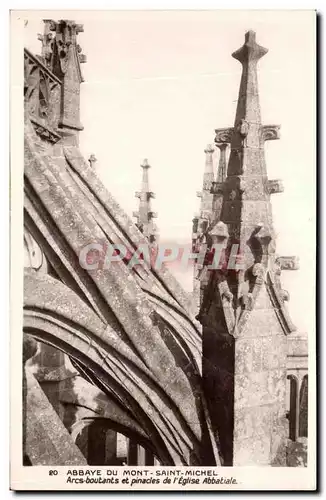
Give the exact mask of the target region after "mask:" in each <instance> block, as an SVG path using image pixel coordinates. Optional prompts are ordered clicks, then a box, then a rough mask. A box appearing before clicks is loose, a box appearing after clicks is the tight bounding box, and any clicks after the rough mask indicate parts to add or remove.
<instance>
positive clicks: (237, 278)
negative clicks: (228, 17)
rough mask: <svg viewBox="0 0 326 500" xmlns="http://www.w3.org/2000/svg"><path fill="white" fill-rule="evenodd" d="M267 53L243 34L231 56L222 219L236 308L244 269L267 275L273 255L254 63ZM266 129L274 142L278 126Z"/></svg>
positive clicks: (245, 287) (245, 285) (243, 290)
mask: <svg viewBox="0 0 326 500" xmlns="http://www.w3.org/2000/svg"><path fill="white" fill-rule="evenodd" d="M266 53H267V49H265V48H264V47H261V46H260V45H258V44H257V43H256V34H255V33H254V32H253V31H248V32H247V33H246V35H245V43H244V45H243V46H242V47H241V48H240V49H239V50H237V51H236V52H234V53H233V54H232V56H233V57H234V58H235V59H237V60H238V61H240V63H241V64H242V76H241V82H240V89H239V96H238V104H237V110H236V117H235V122H234V127H233V129H232V136H231V152H230V159H229V165H228V172H227V179H226V182H225V186H224V193H223V205H222V213H221V220H222V221H223V222H224V223H225V224H226V225H227V226H228V230H229V235H230V239H229V244H230V245H232V244H238V245H239V251H238V259H239V261H241V265H242V269H241V270H240V271H239V272H237V273H234V274H233V279H232V280H231V281H233V282H232V283H230V287H231V288H232V292H233V293H234V298H235V303H234V305H235V308H236V309H238V308H239V307H240V303H239V300H241V299H243V300H245V296H246V294H247V293H248V292H249V289H250V288H251V283H249V281H251V278H250V273H249V274H248V270H249V269H251V268H252V266H253V265H254V264H259V265H263V267H264V270H265V271H266V270H267V267H268V264H269V256H270V255H273V254H274V251H275V248H274V246H275V245H274V243H275V242H274V232H273V227H272V210H271V203H270V192H269V182H268V179H267V172H266V164H265V155H264V142H265V140H266V139H267V138H269V137H268V135H269V134H268V133H266V127H263V126H262V124H261V111H260V103H259V95H258V80H257V63H258V61H259V59H260V58H261V57H263V56H264V55H265V54H266ZM268 130H270V131H271V133H270V135H272V136H275V137H273V138H276V136H277V134H278V130H279V127H276V126H274V127H273V126H269V127H268ZM274 192H277V190H276V191H274ZM257 269H258V268H257ZM238 312H239V311H238Z"/></svg>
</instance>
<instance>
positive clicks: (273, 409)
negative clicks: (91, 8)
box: [23, 20, 308, 466]
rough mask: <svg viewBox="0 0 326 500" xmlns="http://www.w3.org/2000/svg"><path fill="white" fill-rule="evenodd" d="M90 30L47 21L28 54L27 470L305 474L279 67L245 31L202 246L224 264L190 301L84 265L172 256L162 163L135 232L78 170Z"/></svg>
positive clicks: (204, 202)
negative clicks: (263, 72)
mask: <svg viewBox="0 0 326 500" xmlns="http://www.w3.org/2000/svg"><path fill="white" fill-rule="evenodd" d="M81 31H83V26H82V25H79V24H76V23H75V22H73V21H67V20H60V21H53V20H45V21H44V34H43V35H42V36H40V41H41V43H42V52H41V55H34V54H32V53H31V52H30V51H28V50H25V52H24V96H25V101H24V102H25V170H24V176H25V180H24V187H25V198H24V245H25V276H24V320H23V325H24V360H23V362H24V370H23V414H24V419H23V426H24V428H23V431H24V432H23V434H24V442H23V461H24V464H25V465H31V466H33V465H85V464H91V465H208V466H210V465H212V466H214V465H222V466H223V465H271V466H273V465H278V466H285V465H296V464H297V462H298V461H297V462H296V460H295V457H293V456H292V457H291V456H290V455H291V450H293V449H294V448H295V447H296V446H298V444H300V443H301V445H302V446H303V444H302V443H304V442H305V440H306V438H307V397H308V392H307V387H308V385H307V384H308V374H307V368H308V365H307V362H308V358H307V339H306V337H305V336H304V335H299V334H298V333H296V332H295V327H294V326H293V324H292V322H291V320H290V317H289V314H288V312H287V306H286V301H287V300H288V299H289V297H288V294H287V292H286V291H285V290H283V289H282V286H281V272H282V271H284V272H287V271H288V270H291V269H296V268H297V267H298V262H297V259H296V258H294V257H282V256H278V255H277V253H276V245H275V233H274V229H273V221H272V211H271V196H272V195H274V193H280V192H281V191H282V184H281V182H280V181H279V180H270V179H268V175H267V168H266V165H265V158H264V143H265V141H266V140H274V139H278V138H279V128H280V127H279V126H276V125H263V123H262V120H261V114H260V105H259V95H258V82H257V63H258V61H259V59H260V58H261V57H263V56H264V55H265V54H266V52H267V50H266V49H264V48H263V47H261V46H260V45H258V43H257V42H256V39H255V33H254V32H252V31H249V32H247V33H246V34H245V41H244V45H243V46H242V47H241V48H240V49H239V50H237V51H236V52H234V53H233V54H232V56H233V57H234V58H235V59H237V60H238V61H239V62H240V63H241V65H242V77H241V82H240V90H239V97H238V104H237V111H236V116H235V121H234V126H233V128H223V129H222V128H218V129H217V130H216V131H215V143H214V145H209V146H208V147H207V148H206V149H205V157H206V160H205V170H204V178H203V186H202V190H201V191H200V192H199V193H198V194H199V196H200V210H199V213H198V214H197V215H196V217H195V218H194V220H193V233H192V247H193V252H197V253H198V254H200V253H201V250H202V248H203V246H204V245H206V247H207V248H208V255H210V257H211V258H214V248H216V245H219V246H220V248H222V265H220V266H218V267H217V268H216V269H211V268H210V262H211V261H210V260H209V259H206V260H205V259H204V261H203V262H200V261H199V260H200V259H198V261H197V264H196V265H195V269H194V291H193V299H194V300H192V299H191V298H189V294H187V293H186V292H185V291H184V290H183V289H182V287H181V286H180V285H179V283H178V282H177V281H176V279H175V278H174V277H173V275H172V274H171V273H170V272H169V271H168V270H167V269H166V268H164V267H162V268H161V269H156V268H154V267H153V266H152V265H151V263H150V262H147V261H146V260H145V259H144V262H143V265H142V266H136V267H131V266H130V265H129V261H128V259H121V260H120V261H119V262H116V263H115V265H112V266H109V267H108V268H96V269H95V268H92V266H89V268H87V269H86V268H85V267H83V266H82V265H81V263H80V255H81V253H82V252H83V251H84V249H85V248H86V247H88V246H89V245H92V244H94V243H96V242H105V244H106V245H107V246H112V245H121V246H125V247H127V248H128V249H132V250H133V251H137V249H138V248H139V247H141V246H142V245H150V247H151V248H154V249H155V246H156V245H157V244H158V229H157V227H156V225H155V224H154V222H153V219H154V218H155V216H156V214H155V213H154V212H153V211H152V207H151V199H152V198H153V197H154V194H153V193H152V192H151V191H150V189H149V182H148V169H149V164H148V162H147V161H144V162H143V164H142V170H143V178H142V185H141V190H140V192H138V193H137V197H138V198H139V207H138V211H137V212H136V213H134V214H133V215H134V217H135V218H136V223H134V222H133V220H132V219H131V218H130V217H129V216H128V215H127V214H126V213H125V212H124V211H123V209H122V208H121V207H120V206H119V205H118V204H117V203H116V201H115V200H114V198H113V197H112V196H111V194H110V193H109V192H108V191H107V190H106V188H105V187H104V185H103V184H102V182H101V180H100V179H99V177H98V176H97V173H96V169H95V167H94V163H95V161H96V159H95V157H94V156H93V155H92V156H91V157H90V158H89V160H88V161H85V159H84V158H83V157H82V155H81V153H80V150H79V146H78V144H79V134H80V132H81V131H82V129H83V126H82V124H81V123H80V119H79V109H80V85H81V84H82V82H83V77H82V71H81V64H82V63H84V62H85V56H84V55H83V54H82V52H81V48H80V46H79V45H78V42H77V39H78V33H79V32H81ZM88 126H89V124H88ZM199 147H200V145H199ZM216 159H218V165H217V168H214V166H215V164H216ZM190 195H191V193H189V196H190ZM190 216H191V215H190ZM189 237H191V235H189ZM214 245H215V247H214ZM234 245H237V247H236V248H237V249H238V250H237V254H236V256H235V261H234V262H235V265H234V266H229V265H226V264H224V260H223V259H224V258H225V262H229V257H230V254H231V251H232V248H234ZM226 257H228V259H227V258H226ZM291 460H292V461H291Z"/></svg>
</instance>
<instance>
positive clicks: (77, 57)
mask: <svg viewBox="0 0 326 500" xmlns="http://www.w3.org/2000/svg"><path fill="white" fill-rule="evenodd" d="M83 31H84V28H83V25H82V24H77V23H76V22H75V21H71V20H66V19H64V20H59V21H54V20H52V19H45V20H44V32H43V34H42V35H40V34H39V35H38V39H39V40H40V41H41V42H42V58H41V59H42V62H43V64H44V65H45V66H46V68H47V69H48V70H49V71H50V72H51V73H53V74H54V75H55V76H56V77H57V78H58V79H59V80H60V81H61V105H60V108H61V111H60V119H59V128H60V129H61V134H62V135H63V136H64V138H65V140H66V142H68V143H76V142H77V143H78V132H79V131H80V130H83V126H82V125H81V123H80V119H79V109H80V84H81V83H82V82H83V81H84V80H83V76H82V73H81V67H80V65H81V63H84V62H86V56H85V55H84V54H82V49H81V47H80V45H79V44H78V43H77V38H78V34H79V33H81V32H83Z"/></svg>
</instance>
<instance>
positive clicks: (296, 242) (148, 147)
mask: <svg viewBox="0 0 326 500" xmlns="http://www.w3.org/2000/svg"><path fill="white" fill-rule="evenodd" d="M68 14H70V13H67V12H64V13H62V12H61V13H60V12H56V13H55V12H54V13H53V15H52V13H49V12H45V13H44V15H43V16H42V14H37V15H36V16H35V15H34V14H33V16H32V15H31V14H29V15H28V16H27V18H28V20H29V22H28V24H27V26H26V28H25V46H27V47H28V48H30V49H31V50H32V51H33V52H39V51H40V42H38V41H37V33H38V32H42V31H43V25H42V22H41V19H42V18H49V17H53V18H56V19H58V18H66V19H67V18H73V19H75V20H76V21H77V22H80V23H82V24H84V30H85V31H84V33H81V34H80V35H79V43H80V45H81V46H82V49H83V52H84V53H85V54H86V56H87V63H86V64H83V65H82V71H83V75H84V78H85V82H84V83H83V84H82V88H81V121H82V123H83V125H84V127H85V130H84V131H83V132H82V133H81V134H80V147H81V150H82V152H83V153H84V155H85V156H86V157H87V158H88V157H89V155H90V153H95V155H96V157H97V159H98V163H97V169H98V173H99V175H100V177H101V178H102V180H103V182H104V183H105V184H106V186H107V188H108V189H109V190H110V191H111V193H112V194H113V195H114V196H115V197H116V199H117V200H118V202H119V203H120V204H121V206H122V207H123V208H124V209H125V211H126V212H127V213H128V214H130V215H131V214H132V212H133V210H136V209H137V201H138V200H137V199H136V198H135V197H134V193H135V191H137V190H139V187H140V181H141V169H140V163H141V161H142V160H143V159H144V158H148V160H149V163H150V164H151V165H152V169H151V170H150V172H149V174H150V184H151V190H152V191H154V192H155V193H156V199H155V200H153V209H154V210H155V211H157V212H158V219H157V221H156V222H157V225H158V227H159V230H160V234H161V239H163V240H165V239H168V240H179V241H186V242H188V241H189V240H190V236H191V225H192V222H191V220H192V218H193V215H194V213H195V212H197V211H198V208H199V199H198V198H197V197H196V191H198V190H200V189H201V184H202V175H203V168H204V161H205V155H204V148H205V146H206V144H208V143H210V142H213V140H214V129H215V128H221V127H227V126H233V121H234V116H235V110H236V100H237V95H238V89H239V82H240V75H241V65H240V63H239V62H238V61H236V60H235V59H233V58H232V57H231V53H232V52H233V51H234V50H236V49H238V48H239V47H240V46H241V45H242V44H243V41H244V33H245V31H247V30H248V29H253V30H255V31H256V33H257V42H258V43H259V44H260V45H263V46H264V47H266V48H268V49H269V52H268V54H267V55H266V56H265V57H263V59H261V61H260V63H259V88H260V101H261V108H262V120H263V123H264V124H266V125H268V124H280V125H281V139H280V140H279V141H270V142H267V143H266V146H265V149H266V162H267V171H268V175H269V178H270V179H278V178H280V179H282V180H283V182H284V186H285V192H284V193H283V194H276V195H273V197H272V204H273V215H274V227H275V231H276V234H277V252H278V254H280V255H298V256H299V257H300V264H301V268H300V270H299V271H296V272H295V271H293V272H290V271H288V272H283V273H282V281H283V287H284V288H285V289H287V290H288V291H289V292H290V303H289V308H290V312H291V315H292V319H293V321H294V323H295V324H296V325H297V326H298V328H299V330H305V331H307V332H309V333H312V332H313V330H314V287H315V284H314V282H315V262H314V261H315V231H314V229H315V187H316V186H315V175H316V174H315V109H314V106H315V38H314V13H313V12H312V11H232V12H231V11H183V12H182V11H179V12H173V11H166V12H155V11H147V12H146V11H145V12H128V11H127V12H112V11H111V12H109V11H105V12H103V11H102V12H87V11H84V12H79V13H76V12H75V13H72V14H71V15H68ZM182 281H183V284H184V286H185V287H186V288H188V290H189V287H190V284H191V276H190V274H188V275H187V276H184V277H183V278H182Z"/></svg>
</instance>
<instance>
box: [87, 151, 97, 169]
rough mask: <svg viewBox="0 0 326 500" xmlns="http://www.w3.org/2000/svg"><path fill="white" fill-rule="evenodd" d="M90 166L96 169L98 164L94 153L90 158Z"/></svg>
mask: <svg viewBox="0 0 326 500" xmlns="http://www.w3.org/2000/svg"><path fill="white" fill-rule="evenodd" d="M88 161H89V164H90V166H91V167H94V165H95V163H96V162H97V158H96V156H95V155H94V154H93V153H92V154H91V155H90V157H89V158H88Z"/></svg>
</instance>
